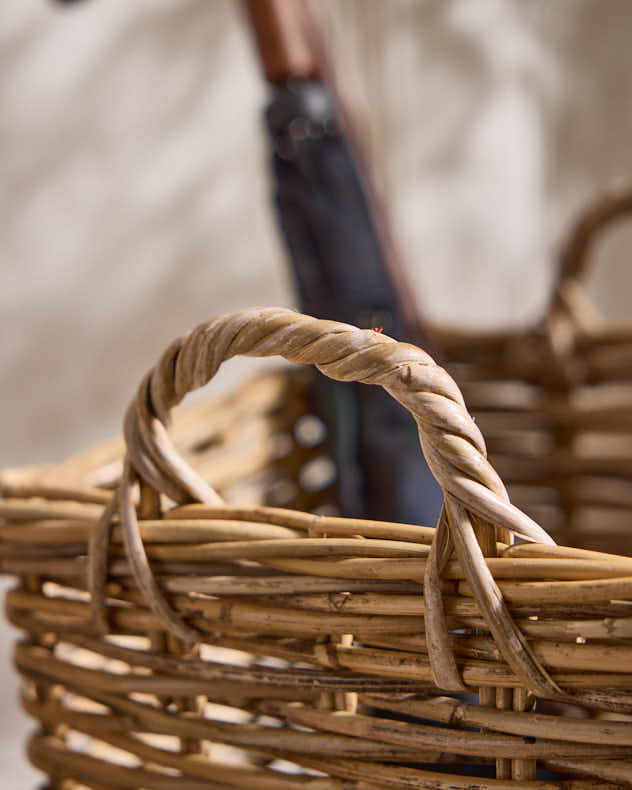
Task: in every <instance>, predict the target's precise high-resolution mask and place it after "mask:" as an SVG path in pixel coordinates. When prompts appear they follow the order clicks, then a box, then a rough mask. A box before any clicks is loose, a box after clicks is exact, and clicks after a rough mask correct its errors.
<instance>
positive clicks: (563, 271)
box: [552, 184, 632, 305]
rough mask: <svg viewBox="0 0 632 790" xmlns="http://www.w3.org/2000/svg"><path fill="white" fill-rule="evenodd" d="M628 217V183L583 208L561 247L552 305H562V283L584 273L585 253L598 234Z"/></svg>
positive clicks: (631, 189)
mask: <svg viewBox="0 0 632 790" xmlns="http://www.w3.org/2000/svg"><path fill="white" fill-rule="evenodd" d="M628 214H632V185H630V184H625V185H616V186H613V187H611V188H610V189H608V190H607V191H605V192H603V193H601V194H600V195H599V196H598V197H597V198H596V199H595V200H593V201H592V202H591V203H590V204H589V205H588V206H587V207H586V208H585V209H584V211H583V212H582V213H581V214H580V216H579V219H578V220H577V221H576V222H575V224H574V225H573V227H572V228H571V231H570V233H569V234H568V237H567V238H566V240H565V242H564V243H563V245H562V249H561V252H560V267H559V272H558V277H557V283H556V286H555V288H554V291H553V298H552V304H553V305H555V304H559V303H561V302H562V300H563V298H564V297H563V291H564V286H565V284H566V283H568V282H572V281H574V280H578V279H580V278H581V277H582V276H583V275H584V274H585V272H586V268H587V266H588V259H589V253H590V251H591V249H592V246H593V244H594V242H595V240H596V239H597V237H598V236H599V234H601V233H603V231H604V230H606V228H608V227H609V226H610V225H611V224H612V223H614V222H616V221H617V220H620V219H622V218H624V217H625V216H626V215H628Z"/></svg>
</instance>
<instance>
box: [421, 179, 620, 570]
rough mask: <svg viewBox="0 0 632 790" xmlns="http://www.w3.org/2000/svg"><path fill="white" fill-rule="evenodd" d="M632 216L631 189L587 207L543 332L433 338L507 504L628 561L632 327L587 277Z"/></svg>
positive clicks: (563, 535) (556, 532)
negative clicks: (606, 242)
mask: <svg viewBox="0 0 632 790" xmlns="http://www.w3.org/2000/svg"><path fill="white" fill-rule="evenodd" d="M631 213H632V189H630V188H628V187H624V188H617V189H613V190H611V191H609V192H608V193H606V194H604V195H602V196H600V197H599V198H598V199H597V200H596V201H594V203H593V204H592V205H590V206H589V207H588V209H587V210H586V211H585V212H584V214H583V216H582V217H580V219H579V221H578V222H577V224H576V225H575V227H574V228H573V229H572V231H571V233H570V234H569V237H568V239H567V241H566V244H565V245H564V248H563V251H562V256H561V262H560V264H561V265H560V268H559V278H558V281H557V285H556V287H555V288H554V292H553V297H552V299H551V302H550V306H549V310H548V313H547V315H546V317H545V319H544V320H542V321H541V322H540V323H539V324H538V326H536V327H534V328H531V329H528V330H521V331H512V332H495V333H490V334H486V335H482V334H479V335H476V334H472V333H471V332H454V331H435V333H434V336H433V339H434V340H435V343H436V345H437V347H438V348H441V350H442V353H443V354H444V358H443V362H444V364H446V366H447V368H448V370H449V371H450V373H451V375H452V376H453V377H454V378H455V380H456V382H457V384H458V385H459V387H460V389H461V391H462V392H463V395H464V397H465V400H466V402H467V404H468V408H469V409H470V410H471V412H472V415H473V416H474V418H475V420H476V423H477V425H478V427H479V428H480V429H481V431H482V433H483V435H484V436H485V441H486V443H487V450H488V453H489V459H490V461H491V463H492V465H493V467H494V468H495V469H496V471H497V472H498V474H499V475H500V476H501V478H502V479H503V482H504V483H505V484H506V486H507V490H508V492H509V495H510V497H511V501H512V502H513V503H514V504H515V505H517V506H518V507H520V508H521V509H522V510H524V511H525V512H526V513H527V514H528V515H530V516H531V517H532V518H534V519H535V520H536V521H537V522H538V523H539V524H540V525H541V526H543V527H544V528H545V529H546V530H547V531H548V532H549V533H550V534H551V535H553V537H554V538H555V539H556V541H558V542H559V543H565V544H567V545H571V546H578V547H582V548H587V549H594V550H596V551H606V552H607V551H614V552H616V553H624V554H630V555H632V321H629V322H628V323H627V324H626V325H623V326H621V325H619V326H617V325H613V324H612V323H607V322H606V321H604V320H603V319H602V318H601V316H599V315H598V314H597V313H596V312H595V310H594V309H593V308H592V306H591V305H590V303H589V301H588V300H587V299H586V297H585V296H584V291H583V288H582V278H583V276H584V275H585V273H586V270H587V268H588V264H589V259H590V253H591V252H592V249H593V247H594V246H595V243H596V242H597V241H598V239H599V237H600V236H602V235H603V234H604V232H605V231H607V230H609V229H610V227H611V226H612V225H613V224H615V223H616V222H617V221H619V220H621V219H623V218H626V217H629V216H630V214H631Z"/></svg>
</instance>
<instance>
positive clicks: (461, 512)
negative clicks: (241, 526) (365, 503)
mask: <svg viewBox="0 0 632 790" xmlns="http://www.w3.org/2000/svg"><path fill="white" fill-rule="evenodd" d="M238 354H244V355H250V356H271V355H281V356H283V357H285V358H286V359H287V360H289V361H291V362H297V363H310V364H314V365H316V367H318V369H319V370H320V371H321V372H323V373H324V374H325V375H327V376H329V377H331V378H333V379H337V380H341V381H361V382H365V383H367V384H379V385H381V386H382V387H384V389H386V390H387V392H389V393H390V394H391V395H392V396H393V397H394V398H395V399H396V400H398V401H399V402H400V403H401V404H403V405H404V406H405V407H406V408H407V409H408V410H409V411H410V412H411V413H412V415H413V416H414V418H415V420H416V422H417V426H418V429H419V436H420V442H421V445H422V448H423V451H424V453H425V455H426V458H427V460H428V463H429V465H430V468H431V469H432V471H433V474H434V475H435V477H436V478H437V480H438V481H439V483H440V484H441V486H442V488H443V490H444V493H445V498H446V501H445V506H444V510H443V513H442V517H441V520H440V529H439V530H438V531H437V539H438V540H439V541H441V543H442V545H443V546H445V545H446V530H447V529H449V534H450V537H451V542H452V543H453V545H454V546H455V548H456V552H457V555H458V557H459V559H460V561H461V563H462V564H463V567H464V569H465V572H466V576H467V579H468V581H469V582H470V584H471V586H472V589H473V591H474V594H475V596H476V598H477V600H478V602H479V605H480V606H481V609H482V611H483V613H484V615H485V617H486V618H487V620H488V623H489V626H490V630H491V632H492V634H493V635H494V637H495V639H496V642H497V644H498V646H499V648H500V649H501V651H502V652H503V655H504V656H505V658H506V660H507V661H508V663H509V664H510V665H511V666H512V668H513V669H514V671H516V672H517V673H518V675H519V676H520V677H521V678H522V680H523V682H524V684H525V686H527V687H528V688H530V689H533V690H535V691H538V692H541V693H542V694H548V695H551V694H553V693H556V692H557V689H556V687H555V685H554V684H553V682H552V681H551V680H550V678H549V677H548V675H547V674H546V672H545V670H544V669H543V668H542V667H541V666H540V664H539V663H538V661H537V659H536V658H535V657H534V656H533V654H532V653H531V650H530V649H529V647H528V645H527V643H526V640H524V638H523V637H522V634H521V633H520V632H519V631H518V629H517V628H516V627H515V625H514V623H513V621H512V620H511V617H510V616H509V613H508V611H507V609H506V607H505V605H504V602H503V600H502V596H501V594H500V591H499V590H498V587H497V586H496V584H495V582H494V580H493V579H492V576H491V574H490V573H489V570H488V568H487V566H486V564H485V561H484V558H483V555H482V552H481V550H480V547H479V546H478V543H477V542H476V539H475V537H474V530H473V528H472V523H471V522H472V519H475V520H478V521H479V522H483V523H488V524H493V525H494V526H496V527H504V528H506V529H508V530H510V531H511V532H513V533H515V534H517V535H520V536H521V537H522V538H524V539H526V540H531V541H537V542H544V543H549V544H550V543H553V541H552V540H551V538H550V537H549V536H548V535H547V533H546V532H545V531H544V530H543V529H542V528H541V527H539V526H538V525H537V524H536V523H535V522H534V521H532V520H531V519H530V518H529V517H528V516H526V515H525V514H524V513H522V512H521V511H520V510H518V509H517V508H515V507H514V506H513V505H511V504H510V503H509V500H508V497H507V493H506V491H505V488H504V486H503V484H502V482H501V480H500V478H499V477H498V475H497V474H496V472H495V471H494V470H493V468H492V467H491V465H490V464H489V462H488V461H487V458H486V451H485V443H484V441H483V437H482V435H481V433H480V431H479V429H478V428H477V426H476V425H475V423H474V421H473V420H472V418H471V417H470V416H469V414H468V412H467V410H466V408H465V404H464V402H463V398H462V396H461V393H460V391H459V389H458V387H457V385H456V384H455V382H454V381H453V380H452V378H451V377H450V376H449V375H448V374H447V373H446V371H445V370H443V369H442V368H440V367H438V366H437V365H436V364H435V363H434V362H433V360H432V359H431V358H430V357H429V356H428V355H427V354H426V353H425V352H423V351H421V350H420V349H418V348H416V347H415V346H412V345H409V344H406V343H398V342H397V341H395V340H393V339H391V338H389V337H386V336H384V335H382V334H379V333H377V332H374V331H372V330H361V329H357V328H356V327H353V326H349V325H347V324H340V323H336V322H333V321H321V320H317V319H314V318H309V317H308V316H304V315H300V314H298V313H295V312H293V311H291V310H287V309H278V308H263V309H252V310H245V311H242V312H238V313H233V314H230V315H225V316H221V317H219V318H216V319H214V320H212V321H210V322H209V323H207V324H203V325H202V326H200V327H198V328H197V329H195V330H194V331H193V332H191V333H190V334H189V335H187V336H186V337H184V338H182V339H180V340H177V341H175V342H174V343H173V344H172V345H171V346H170V347H169V348H168V349H167V351H166V352H165V353H164V354H163V356H162V357H161V359H160V360H159V362H158V364H157V365H156V366H155V367H154V368H153V369H152V370H151V371H150V372H149V373H148V374H147V375H146V376H145V378H144V379H143V381H142V383H141V386H140V388H139V390H138V393H137V396H136V399H135V401H134V402H133V403H132V405H131V406H130V409H129V411H128V414H127V417H126V420H125V439H126V443H127V448H128V456H127V459H126V463H125V471H124V474H123V478H122V481H121V486H120V489H119V497H120V508H121V521H122V525H123V528H124V533H125V535H126V546H127V550H128V554H129V556H130V560H131V562H132V565H133V568H134V572H135V575H136V578H137V581H138V583H139V585H140V586H141V589H142V590H143V591H144V593H145V595H146V597H147V600H148V603H149V604H150V606H151V607H152V609H153V610H154V612H156V613H157V614H158V615H159V616H160V617H161V618H162V619H163V622H164V623H165V625H166V627H168V628H170V629H171V630H172V631H173V632H175V633H176V634H177V635H178V636H180V637H181V638H183V639H185V640H188V641H195V639H196V638H198V634H197V633H196V632H195V631H193V630H192V629H191V628H190V627H189V626H188V625H186V624H185V623H184V622H183V621H182V619H181V618H180V617H179V615H178V614H177V613H176V612H175V611H173V609H172V608H171V607H170V606H169V604H168V603H167V601H166V599H165V598H164V596H163V595H162V593H161V591H160V590H159V588H158V586H157V584H156V581H155V579H154V577H153V575H152V573H151V569H150V567H149V562H148V560H147V556H146V554H145V551H144V548H143V545H142V541H141V539H140V533H139V529H138V523H137V519H136V513H135V508H134V506H133V503H132V498H131V493H130V488H131V483H132V482H133V478H134V476H135V475H137V476H138V477H139V478H140V479H141V480H143V481H144V482H145V484H149V485H150V486H151V487H153V488H154V489H156V490H157V491H162V492H164V493H166V494H168V495H169V496H170V497H172V498H173V499H175V500H176V501H179V502H185V501H189V500H191V499H193V500H198V501H202V502H206V503H209V504H216V503H220V502H221V499H220V498H219V496H218V495H217V494H216V492H215V491H213V490H212V489H211V488H210V487H209V486H208V485H207V484H206V483H205V482H204V481H203V480H202V479H201V478H200V477H199V476H198V475H197V474H196V473H195V472H194V471H193V470H192V469H191V468H190V467H189V466H188V465H187V464H185V463H184V462H183V461H182V459H180V458H179V457H178V455H177V453H176V452H175V450H174V448H173V446H172V445H171V443H170V441H169V439H168V437H167V434H166V430H165V426H166V424H167V422H168V417H169V412H170V410H171V409H172V408H173V407H174V406H175V405H177V404H178V403H179V402H180V401H181V400H182V398H183V397H184V396H185V395H186V394H187V393H188V392H190V391H192V390H195V389H197V388H198V387H201V386H203V385H204V384H206V383H207V382H208V381H209V380H210V379H211V378H212V377H213V376H214V375H215V373H216V371H217V369H218V368H219V366H220V364H221V363H222V361H224V360H225V359H229V358H231V357H233V356H236V355H238ZM436 548H437V547H436V546H433V549H434V550H433V553H432V555H431V557H434V560H435V562H438V563H439V564H441V560H440V559H437V558H438V555H441V553H442V552H441V551H437V550H436ZM435 570H436V568H435ZM439 570H440V568H439ZM438 576H439V572H437V573H435V574H434V577H433V575H432V574H427V576H426V580H427V583H428V584H431V585H433V587H434V588H435V589H434V595H429V600H430V598H432V599H433V600H435V601H437V600H438V601H439V604H440V597H439V593H438V587H437V581H438ZM427 593H430V591H429V590H428V591H427ZM442 622H444V621H442V618H441V617H437V618H432V617H429V618H426V625H427V628H429V630H430V633H429V643H430V645H431V647H430V652H431V660H433V669H434V670H435V677H436V679H437V684H438V685H439V686H441V687H443V688H446V687H447V686H452V687H462V684H461V682H460V679H459V677H458V674H457V673H456V664H455V662H454V660H453V658H452V657H451V654H450V658H451V662H449V663H450V666H449V667H447V668H446V667H445V666H444V662H443V661H442V660H441V659H442V658H445V656H446V654H447V653H449V651H448V650H447V647H446V645H447V642H448V640H447V630H446V629H445V628H444V627H442V625H441V623H442Z"/></svg>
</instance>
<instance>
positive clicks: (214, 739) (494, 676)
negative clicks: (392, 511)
mask: <svg viewBox="0 0 632 790" xmlns="http://www.w3.org/2000/svg"><path fill="white" fill-rule="evenodd" d="M244 353H246V354H261V355H263V354H277V353H281V354H282V355H283V356H285V357H286V358H288V359H290V360H292V361H294V362H301V363H305V362H309V363H312V364H316V365H317V366H318V367H319V368H320V369H321V371H322V372H324V373H325V374H326V375H330V376H332V377H335V378H338V379H343V380H359V381H364V382H366V383H374V384H381V385H382V386H385V388H386V389H387V390H388V391H389V392H390V393H391V394H392V395H393V396H394V397H396V398H397V399H398V400H399V401H400V402H401V403H403V404H404V405H405V406H406V407H407V408H409V409H410V411H411V412H412V413H413V415H414V416H415V419H416V421H417V424H418V427H419V432H420V439H421V443H422V446H423V448H424V452H425V453H426V456H427V458H428V460H429V463H430V465H431V468H432V469H433V472H434V474H435V475H436V477H437V479H438V480H439V481H440V483H441V485H442V487H443V489H444V492H445V507H444V511H443V513H442V516H441V518H440V521H439V525H438V528H437V529H433V528H431V526H425V527H424V526H417V525H406V524H386V523H380V522H372V521H360V520H353V519H342V518H338V517H335V516H330V515H326V514H321V515H318V514H315V513H313V512H307V511H309V510H314V509H315V508H318V507H322V506H324V505H327V504H329V503H330V502H331V487H330V486H329V484H328V478H327V477H326V476H325V477H322V478H321V481H320V483H318V482H317V483H315V484H313V485H308V484H306V481H308V478H309V475H307V474H306V469H308V468H309V467H310V464H311V465H313V464H314V463H318V462H320V463H323V462H326V460H327V459H326V453H325V451H324V449H323V445H322V444H321V443H320V442H321V438H322V437H319V435H318V431H316V432H315V433H314V435H313V436H312V438H311V439H310V438H309V431H306V432H305V431H302V430H301V421H302V428H305V426H306V423H305V420H309V419H310V418H309V417H306V416H305V410H306V401H305V397H304V394H303V393H304V386H303V377H302V375H301V373H299V374H298V375H297V374H296V373H295V372H288V373H283V374H280V375H278V376H274V375H273V376H267V377H265V378H263V379H260V380H259V381H258V382H257V383H256V384H255V385H254V386H253V385H251V386H249V387H247V388H245V389H242V390H241V391H240V392H239V393H238V394H237V395H236V396H235V397H232V398H228V399H225V400H224V401H221V402H219V403H215V404H214V406H213V407H210V408H209V407H203V408H202V409H197V410H196V411H195V412H194V413H193V417H185V418H184V419H183V420H181V421H180V423H179V424H178V423H176V425H175V426H174V435H175V437H176V446H177V447H178V448H179V449H181V448H183V447H184V448H187V449H188V452H187V454H188V456H189V458H190V459H194V465H195V466H196V469H197V471H196V472H194V471H193V469H192V467H191V466H189V465H188V464H185V463H184V462H183V461H182V459H181V458H180V457H179V454H178V450H176V449H174V448H173V446H172V445H171V442H170V440H169V439H168V437H167V434H166V431H165V424H166V423H167V422H168V416H169V412H170V410H171V408H172V407H173V406H175V405H176V404H177V403H178V402H179V401H180V400H181V399H182V398H183V397H184V395H185V394H186V393H187V392H189V391H190V390H192V389H194V388H196V387H199V386H201V385H202V384H204V383H205V382H206V381H207V380H209V379H210V378H211V377H212V376H213V374H214V372H215V371H216V369H217V367H218V366H219V364H220V363H221V361H222V360H223V359H225V358H228V357H230V356H233V355H235V354H244ZM308 427H309V426H308ZM312 427H313V426H312ZM301 437H302V438H301ZM125 438H126V447H127V455H126V460H125V462H124V464H123V466H122V473H121V466H120V454H121V451H122V446H121V445H120V444H117V443H114V444H113V445H111V446H110V447H108V448H102V449H101V450H99V451H96V452H95V453H94V454H90V455H87V456H85V455H84V456H82V457H79V458H77V459H74V460H73V461H71V462H69V463H68V464H66V465H64V466H62V467H61V468H59V469H56V470H32V471H24V472H13V473H10V472H8V473H6V474H5V475H4V476H3V478H2V499H0V518H1V519H2V521H1V522H0V552H1V562H2V565H1V566H0V568H1V569H2V570H3V571H5V572H7V573H13V574H15V575H17V576H18V578H19V584H18V586H17V587H16V588H15V589H14V590H12V591H11V592H10V593H9V595H8V599H7V612H8V616H9V618H10V619H11V621H12V622H13V623H14V624H16V625H17V626H19V627H20V628H21V629H23V630H24V631H25V633H26V636H25V638H24V639H23V640H22V641H21V642H20V643H19V645H18V646H17V649H16V663H17V666H18V668H19V670H20V672H21V673H22V674H23V676H24V691H23V699H24V705H25V707H26V709H27V710H28V711H29V712H30V713H31V714H32V715H33V716H34V717H35V718H36V719H38V720H39V722H40V723H41V729H40V730H39V731H38V732H36V733H35V734H34V735H33V737H32V738H31V741H30V743H29V756H30V758H31V760H32V761H33V762H34V764H35V765H36V766H38V767H40V768H41V769H42V770H44V771H45V772H47V773H48V775H49V776H50V777H51V780H50V781H51V785H50V786H51V787H56V788H91V789H92V790H102V788H106V787H107V788H109V789H110V790H112V789H116V790H119V788H155V789H156V790H162V788H165V789H166V788H169V790H171V789H172V788H173V790H185V789H186V790H193V789H194V788H195V789H197V788H211V789H212V788H243V790H250V788H255V789H256V788H262V789H263V788H265V789H267V788H270V789H271V788H281V789H282V790H283V789H285V790H298V788H301V790H305V788H311V789H312V790H333V789H334V788H335V789H336V790H343V788H357V790H360V788H362V790H371V789H372V788H439V789H440V790H444V789H445V790H448V788H474V787H476V788H489V789H490V790H491V789H492V788H496V790H501V789H502V788H507V789H508V790H511V789H513V790H518V788H522V789H523V790H536V788H537V790H553V788H559V790H562V788H565V790H588V788H593V787H598V788H614V787H618V786H629V785H630V784H632V757H631V754H632V560H631V559H629V558H626V557H622V556H621V557H620V556H613V555H603V554H598V553H595V552H590V551H582V550H580V549H573V548H564V547H558V546H556V545H555V544H554V543H553V541H552V540H551V539H550V538H549V537H548V535H547V534H546V533H545V532H544V531H543V530H542V529H541V528H540V527H539V526H538V524H537V523H535V522H534V521H533V520H532V519H531V518H529V517H528V516H526V515H525V514H524V513H521V512H520V511H519V510H518V509H517V508H515V507H514V506H513V505H510V504H509V502H508V498H507V494H506V491H505V488H504V485H503V483H502V482H501V480H500V477H499V476H498V475H497V474H496V472H495V471H494V470H493V468H492V466H491V465H490V464H489V463H488V461H487V460H486V448H485V442H484V441H483V438H482V434H481V432H480V430H479V428H478V427H477V425H476V424H475V423H474V422H473V421H472V419H471V418H470V417H469V415H468V412H467V410H466V408H465V404H464V402H463V398H462V397H461V394H460V392H459V389H458V388H457V387H456V385H455V384H454V382H453V381H452V379H451V378H450V377H449V376H448V375H447V374H446V373H445V371H443V370H442V369H441V368H439V367H438V366H436V365H435V364H434V363H433V361H432V360H431V359H430V358H429V357H428V356H427V355H426V354H424V353H423V352H421V351H420V350H419V349H416V348H415V347H413V346H409V345H404V344H400V343H396V342H395V341H392V340H391V339H389V338H386V337H384V336H383V335H381V334H378V333H376V332H372V331H370V330H359V329H356V328H354V327H350V326H346V325H341V324H335V323H332V322H325V321H317V320H315V319H311V318H308V317H306V316H301V315H299V314H297V313H294V312H292V311H288V310H280V309H259V310H251V311H243V312H241V313H238V314H233V315H229V316H223V317H220V318H219V319H216V320H214V321H212V322H209V324H206V325H204V326H202V327H200V328H198V329H197V330H195V331H194V332H193V333H191V334H190V335H188V336H187V337H186V338H184V339H183V340H180V341H177V342H176V343H174V344H173V345H172V346H171V347H170V348H169V349H168V350H167V352H165V354H164V355H163V357H162V358H161V359H160V361H159V363H158V364H157V365H156V367H155V368H154V369H152V371H151V372H150V373H149V374H148V376H147V377H146V378H145V379H144V380H143V382H142V384H141V386H140V388H139V393H138V396H137V398H136V399H135V401H134V403H133V405H132V407H131V408H130V411H129V412H128V416H127V418H126V422H125ZM87 482H89V483H91V484H92V485H86V483H87ZM113 484H116V486H117V487H116V489H115V491H112V489H111V486H112V485H113ZM310 488H311V490H309V489H310ZM241 495H245V500H246V503H245V504H244V503H243V502H244V500H243V499H242V503H239V502H238V501H237V500H239V499H240V497H241ZM273 496H277V497H279V499H278V500H277V502H278V503H279V504H280V503H281V500H283V501H282V504H284V505H285V507H271V506H270V505H269V502H270V501H271V497H273ZM288 505H289V507H288ZM511 532H513V533H516V534H519V535H520V536H521V537H522V539H523V540H524V541H526V542H522V543H520V544H513V543H512V541H511V537H510V533H511ZM457 691H458V692H463V691H466V692H468V693H476V692H477V693H478V695H479V696H478V702H479V704H475V703H476V697H468V696H465V697H464V696H463V695H462V694H460V695H456V696H455V695H454V694H452V696H449V695H448V694H449V693H450V692H457ZM536 698H537V699H539V703H538V704H539V705H541V706H542V709H541V710H539V711H534V705H535V702H536ZM538 771H540V773H538ZM542 771H544V772H546V775H545V774H543V773H541V772H542ZM494 774H495V777H496V778H491V777H492V776H493V775H494Z"/></svg>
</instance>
